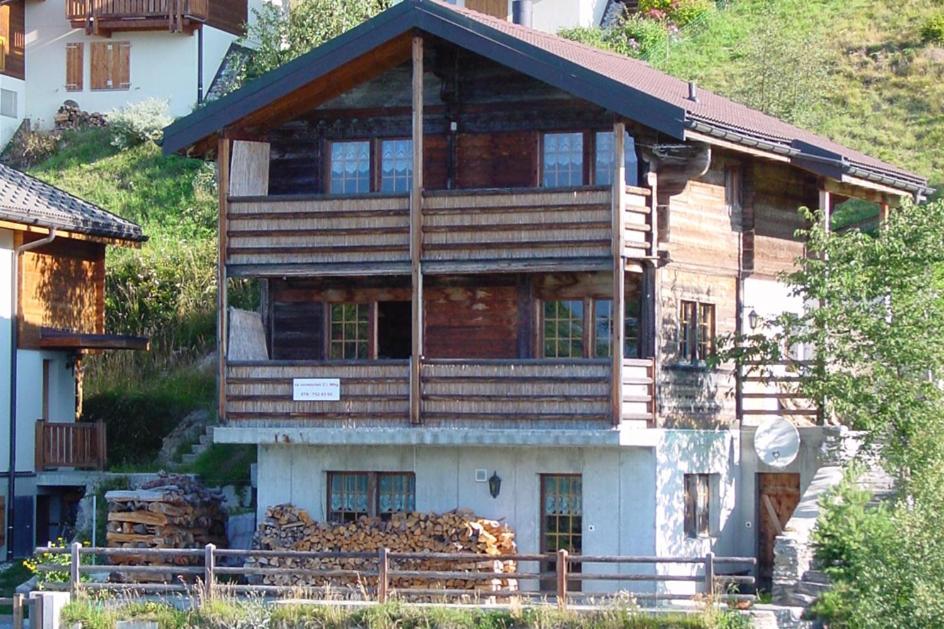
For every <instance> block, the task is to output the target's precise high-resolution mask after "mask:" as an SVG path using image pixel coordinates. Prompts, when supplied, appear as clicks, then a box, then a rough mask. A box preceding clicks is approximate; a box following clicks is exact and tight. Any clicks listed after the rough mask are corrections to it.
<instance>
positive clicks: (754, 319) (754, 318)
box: [747, 308, 760, 330]
mask: <svg viewBox="0 0 944 629" xmlns="http://www.w3.org/2000/svg"><path fill="white" fill-rule="evenodd" d="M759 319H760V316H759V315H758V314H757V311H756V310H754V309H753V308H751V311H750V313H749V314H748V315H747V323H748V324H749V325H750V326H751V330H756V329H757V324H758V322H759Z"/></svg>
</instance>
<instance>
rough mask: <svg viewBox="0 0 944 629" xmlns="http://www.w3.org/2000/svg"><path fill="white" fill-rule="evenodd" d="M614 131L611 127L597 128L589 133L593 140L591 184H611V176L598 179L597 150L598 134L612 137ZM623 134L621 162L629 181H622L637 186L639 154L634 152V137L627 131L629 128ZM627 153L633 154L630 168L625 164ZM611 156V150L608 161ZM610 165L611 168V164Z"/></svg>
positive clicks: (598, 147)
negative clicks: (603, 179)
mask: <svg viewBox="0 0 944 629" xmlns="http://www.w3.org/2000/svg"><path fill="white" fill-rule="evenodd" d="M614 133H615V132H614V131H613V130H612V129H609V130H606V129H604V130H597V131H591V132H590V134H591V135H590V137H591V138H592V139H593V142H592V145H591V157H592V162H593V168H592V173H591V178H592V181H593V184H592V185H594V186H612V185H613V178H612V177H610V180H609V181H602V182H601V181H600V172H599V168H598V165H599V164H598V162H599V159H600V155H599V152H598V151H599V149H600V146H599V136H600V135H601V134H607V135H609V136H611V137H614ZM623 135H624V144H623V146H624V154H623V164H624V167H625V169H626V177H628V178H630V181H628V182H627V181H624V182H623V183H624V184H625V185H627V186H633V187H638V186H639V156H638V154H637V153H636V138H635V136H634V135H633V134H632V133H630V132H629V129H626V130H625V131H624V132H623ZM625 140H628V141H625ZM611 149H612V147H611ZM629 155H633V160H632V168H630V164H626V161H627V157H628V156H629ZM612 157H613V154H612V152H611V153H610V161H612ZM610 167H611V168H612V164H611V166H610Z"/></svg>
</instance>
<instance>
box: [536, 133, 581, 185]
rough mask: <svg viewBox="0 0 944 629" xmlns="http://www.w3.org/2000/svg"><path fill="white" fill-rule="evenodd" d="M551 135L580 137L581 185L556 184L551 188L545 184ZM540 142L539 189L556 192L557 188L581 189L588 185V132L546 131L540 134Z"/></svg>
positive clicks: (538, 160)
mask: <svg viewBox="0 0 944 629" xmlns="http://www.w3.org/2000/svg"><path fill="white" fill-rule="evenodd" d="M551 135H557V136H561V135H573V136H579V137H580V183H579V184H577V185H572V184H568V185H560V184H559V183H558V184H555V185H553V186H549V185H547V184H546V183H545V175H546V174H547V169H546V163H545V162H546V160H545V151H546V150H547V137H548V136H551ZM539 137H540V142H539V143H538V159H537V162H538V182H537V183H538V187H539V188H546V189H548V190H554V189H556V188H564V189H568V188H580V187H584V186H586V185H587V182H588V181H589V180H590V179H589V178H588V176H587V175H588V169H587V131H582V130H573V129H570V130H567V129H565V130H555V131H544V132H542V133H541V134H540V136H539Z"/></svg>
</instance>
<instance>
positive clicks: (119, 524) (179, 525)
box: [105, 476, 226, 565]
mask: <svg viewBox="0 0 944 629" xmlns="http://www.w3.org/2000/svg"><path fill="white" fill-rule="evenodd" d="M105 499H106V500H107V501H108V527H107V531H108V532H107V535H106V539H107V542H108V546H109V547H112V548H199V547H202V546H205V545H206V544H209V543H213V544H216V545H217V546H221V547H225V545H226V512H225V511H224V509H223V497H222V495H221V494H219V493H216V492H211V491H209V490H207V489H206V488H205V487H203V486H202V485H201V484H200V483H198V482H197V481H195V480H193V479H192V478H189V477H187V476H162V477H161V478H158V479H156V480H153V481H150V482H148V483H145V484H144V485H142V486H141V488H140V489H135V490H126V491H110V492H108V493H106V494H105ZM175 561H176V563H177V564H178V565H184V564H188V563H189V564H193V563H199V562H200V561H202V557H179V558H176V559H175ZM113 563H136V564H141V563H149V557H147V556H135V555H133V554H129V555H127V556H125V555H115V556H113Z"/></svg>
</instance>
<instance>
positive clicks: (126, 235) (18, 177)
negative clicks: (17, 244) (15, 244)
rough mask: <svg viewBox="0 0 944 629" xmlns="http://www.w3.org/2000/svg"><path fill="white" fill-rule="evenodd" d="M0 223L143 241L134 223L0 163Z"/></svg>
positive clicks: (143, 237)
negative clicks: (2, 221) (5, 222)
mask: <svg viewBox="0 0 944 629" xmlns="http://www.w3.org/2000/svg"><path fill="white" fill-rule="evenodd" d="M0 220H5V221H11V222H14V223H21V224H23V225H36V226H39V227H45V228H47V229H48V228H53V227H55V228H56V229H61V230H64V231H69V232H75V233H79V234H85V235H89V236H98V237H102V238H114V239H117V240H127V241H132V242H142V241H144V240H147V236H145V235H144V234H143V233H142V231H141V228H140V227H139V226H138V225H136V224H135V223H132V222H131V221H128V220H125V219H123V218H121V217H120V216H115V215H114V214H112V213H111V212H108V211H106V210H103V209H102V208H100V207H98V206H97V205H92V204H91V203H88V202H87V201H83V200H82V199H80V198H78V197H74V196H72V195H71V194H69V193H68V192H65V191H64V190H60V189H59V188H56V187H55V186H51V185H49V184H48V183H44V182H42V181H40V180H39V179H36V178H35V177H31V176H29V175H27V174H26V173H24V172H20V171H19V170H16V169H15V168H10V167H9V166H4V165H3V164H0Z"/></svg>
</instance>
